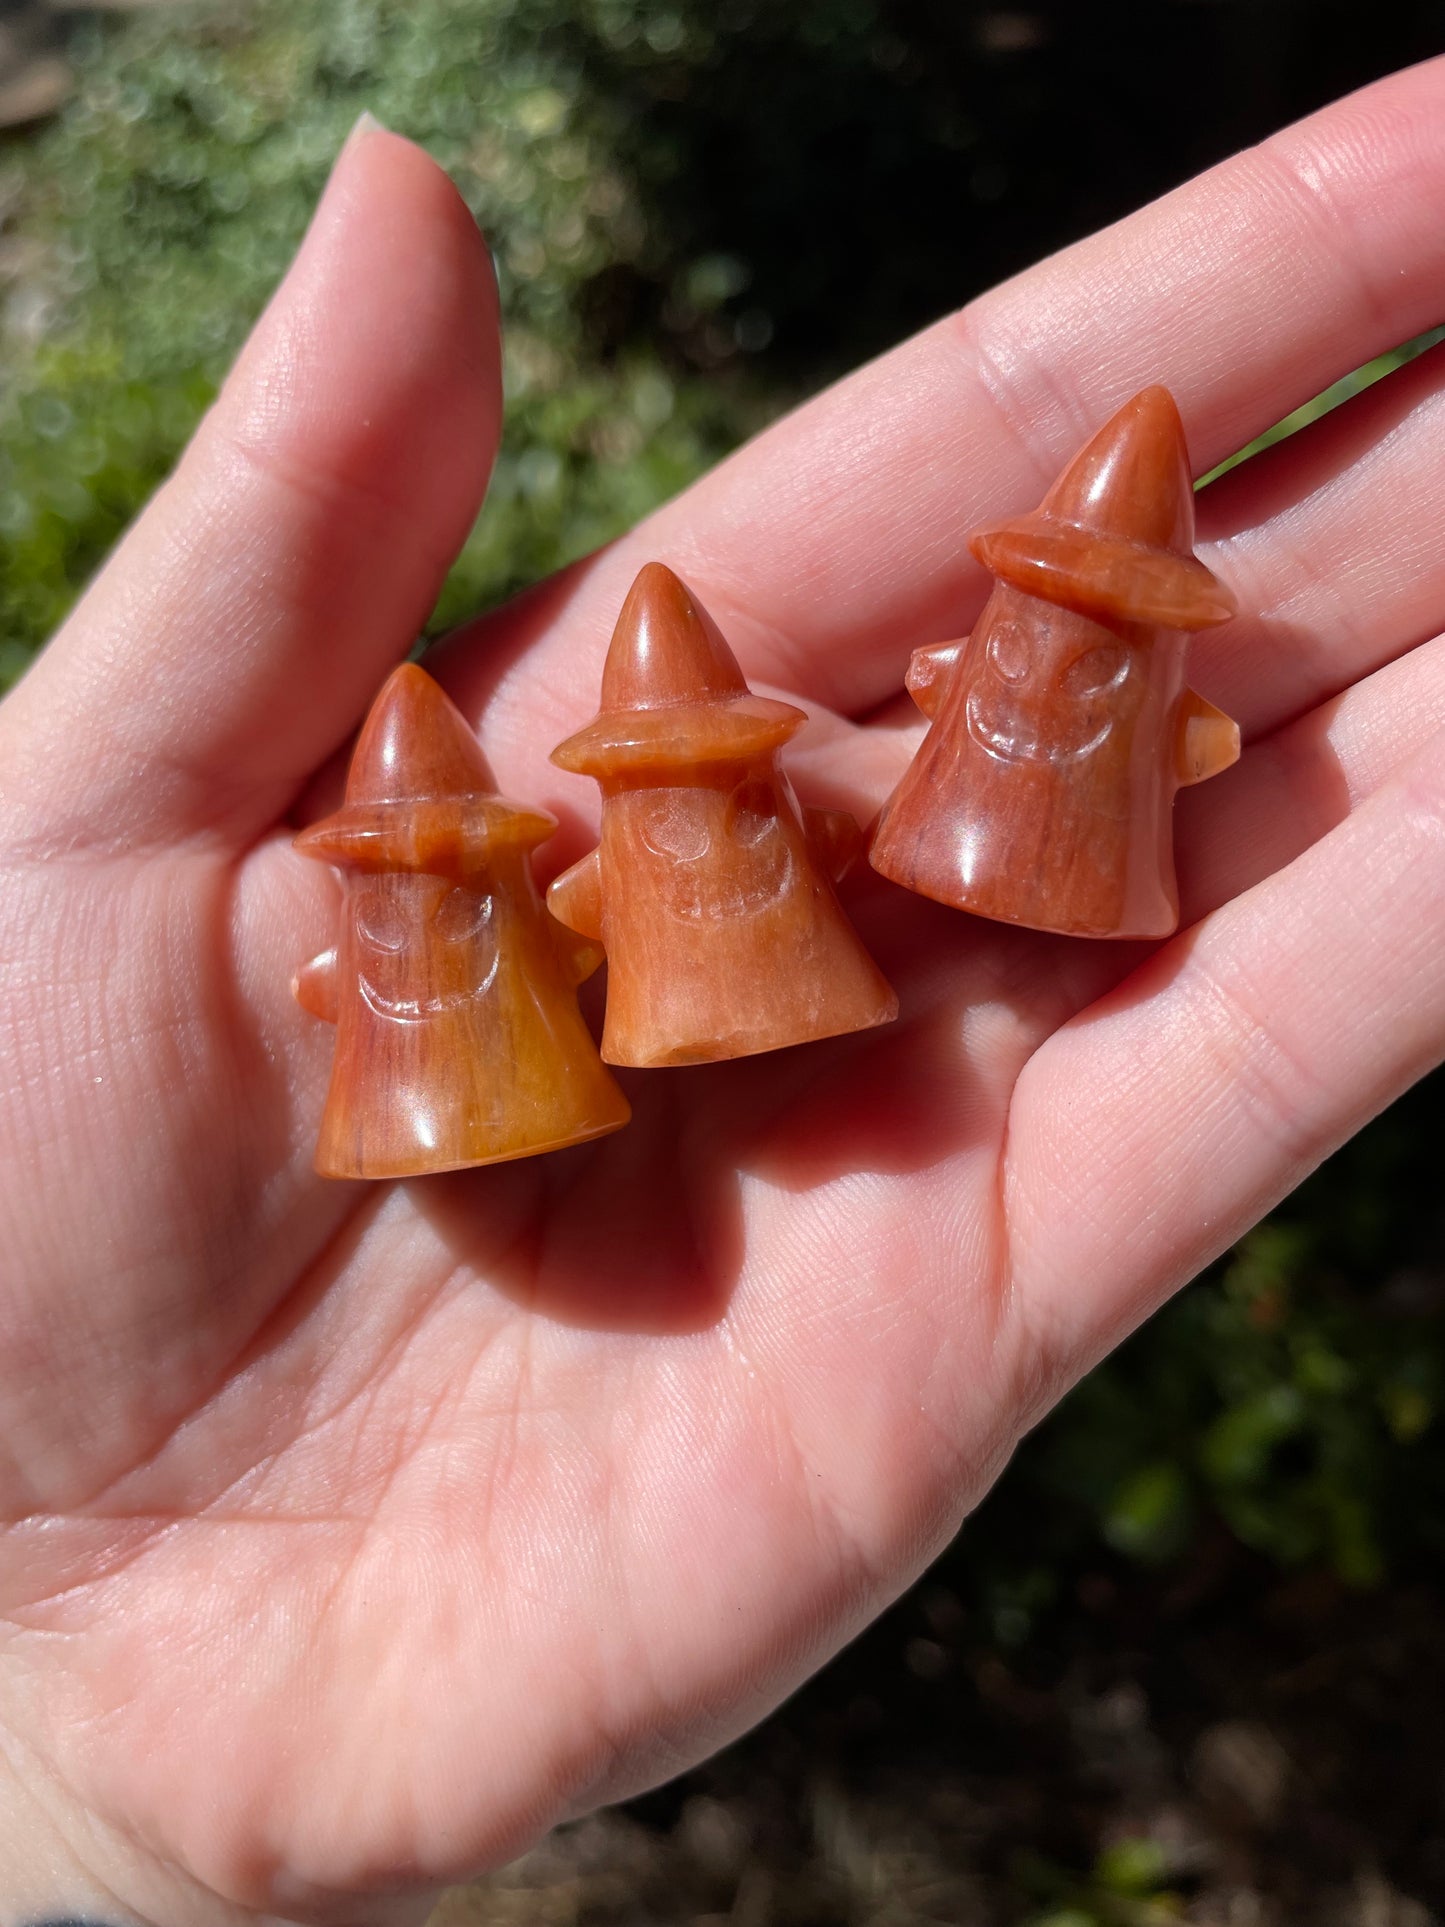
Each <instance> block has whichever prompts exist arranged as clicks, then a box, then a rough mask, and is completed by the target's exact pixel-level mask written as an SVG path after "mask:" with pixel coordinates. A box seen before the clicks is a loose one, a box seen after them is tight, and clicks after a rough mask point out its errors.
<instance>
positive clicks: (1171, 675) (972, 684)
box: [871, 387, 1239, 937]
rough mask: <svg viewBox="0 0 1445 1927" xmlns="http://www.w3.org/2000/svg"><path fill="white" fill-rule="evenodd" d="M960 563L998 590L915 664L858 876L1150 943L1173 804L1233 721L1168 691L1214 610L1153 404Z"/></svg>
mask: <svg viewBox="0 0 1445 1927" xmlns="http://www.w3.org/2000/svg"><path fill="white" fill-rule="evenodd" d="M970 547H971V548H972V550H973V552H974V554H975V555H976V556H977V557H978V559H979V561H980V562H982V563H983V565H984V567H985V568H987V569H989V570H990V571H991V572H992V573H993V574H994V575H995V576H997V577H998V583H997V586H996V587H995V589H994V591H993V594H992V595H991V596H990V597H989V599H988V602H987V604H986V605H985V607H984V610H983V613H982V615H981V616H980V617H979V620H978V623H977V625H976V627H975V628H974V631H973V634H972V635H971V636H970V637H969V638H968V639H967V640H966V641H963V642H946V643H934V644H932V645H931V646H929V647H928V648H925V649H920V650H918V651H916V652H915V654H914V657H913V662H912V665H911V667H910V669H909V674H908V687H909V689H910V690H911V691H912V693H913V696H914V699H915V701H916V702H917V703H918V706H919V707H920V709H922V711H923V713H924V714H925V715H926V716H927V717H928V718H929V720H930V722H931V724H932V727H931V728H930V730H929V732H928V734H927V736H926V737H925V738H924V740H923V743H922V746H921V747H920V749H919V751H918V754H917V755H916V756H915V758H914V760H913V762H912V764H911V765H910V766H909V769H908V771H907V773H906V774H905V776H904V778H903V780H902V782H901V783H900V784H899V785H898V788H897V789H896V790H895V791H894V793H893V795H892V797H891V798H890V799H889V801H888V803H887V805H886V806H885V808H884V811H883V814H882V816H881V818H880V820H879V826H878V830H877V832H876V835H875V837H874V840H873V847H872V851H871V861H872V863H873V866H874V868H875V869H877V870H880V871H881V872H882V873H883V875H884V876H886V877H891V878H892V879H893V880H894V882H896V883H901V884H903V885H904V886H905V887H906V888H907V889H910V890H916V891H918V892H919V893H920V894H921V895H923V896H927V897H936V898H937V899H938V900H939V901H940V902H941V903H949V904H953V905H955V906H956V907H957V908H958V909H961V910H972V911H975V912H976V913H977V914H978V915H980V916H985V917H997V918H1001V919H1002V920H1004V921H1005V922H1008V923H1021V924H1028V925H1029V926H1031V927H1032V928H1033V929H1036V930H1057V931H1063V932H1066V933H1067V934H1069V935H1071V936H1079V937H1165V936H1168V935H1169V933H1170V932H1171V931H1172V930H1173V929H1174V927H1175V925H1176V924H1177V923H1178V921H1179V895H1178V890H1177V887H1176V885H1175V879H1174V856H1173V836H1172V823H1171V818H1172V811H1173V805H1174V795H1175V791H1176V790H1177V789H1178V788H1179V786H1180V785H1181V784H1185V783H1198V782H1202V781H1203V780H1204V778H1205V777H1207V776H1213V775H1215V774H1217V773H1218V772H1219V771H1220V770H1223V769H1226V768H1228V766H1229V765H1230V764H1231V763H1232V762H1234V760H1235V758H1236V757H1237V756H1238V754H1239V731H1238V728H1237V727H1236V725H1235V724H1234V723H1233V722H1231V721H1230V719H1229V718H1228V717H1227V716H1225V715H1224V714H1223V713H1222V712H1221V711H1219V710H1218V709H1216V708H1215V707H1214V706H1213V704H1212V703H1208V702H1206V701H1205V700H1204V698H1203V697H1202V696H1198V695H1196V694H1195V693H1194V691H1193V690H1191V689H1190V688H1188V687H1187V685H1186V683H1185V679H1184V657H1185V650H1186V647H1187V641H1188V631H1190V630H1194V629H1203V628H1207V627H1208V626H1209V625H1210V624H1212V623H1218V622H1226V621H1228V619H1229V617H1230V616H1231V615H1233V613H1234V604H1233V601H1232V599H1231V597H1230V595H1229V592H1228V590H1226V589H1225V588H1224V587H1223V585H1222V584H1221V583H1219V582H1218V581H1217V580H1216V579H1215V577H1214V576H1213V575H1211V574H1210V572H1209V570H1208V569H1206V568H1205V567H1204V564H1203V563H1202V562H1200V561H1199V560H1198V559H1197V558H1196V557H1195V555H1194V553H1193V547H1194V492H1193V489H1192V487H1191V484H1190V478H1189V458H1188V453H1187V450H1186V448H1185V443H1184V429H1183V425H1182V423H1181V422H1180V419H1179V411H1178V409H1177V408H1176V407H1175V405H1174V399H1173V397H1172V396H1171V395H1170V393H1169V391H1168V389H1167V388H1157V387H1156V388H1146V389H1145V390H1144V391H1143V393H1142V394H1139V395H1136V396H1135V397H1134V399H1133V400H1132V401H1130V402H1128V403H1126V404H1125V406H1124V407H1123V408H1121V409H1120V410H1119V412H1118V414H1117V415H1115V416H1114V418H1113V420H1112V421H1110V422H1108V423H1107V424H1106V425H1105V426H1104V427H1103V428H1102V429H1100V431H1099V432H1098V434H1097V435H1095V437H1094V439H1093V440H1092V441H1091V442H1090V443H1089V444H1088V445H1087V447H1086V448H1085V449H1084V450H1083V451H1082V453H1081V454H1079V455H1078V456H1076V457H1075V459H1074V460H1073V461H1072V462H1071V463H1070V464H1069V466H1068V468H1066V469H1065V470H1064V473H1063V475H1062V476H1061V477H1060V478H1059V480H1058V481H1057V482H1056V483H1055V484H1054V486H1053V488H1052V489H1051V490H1050V491H1049V494H1048V495H1047V496H1046V497H1045V499H1044V503H1043V506H1042V507H1041V508H1039V509H1037V510H1036V511H1035V512H1034V513H1032V514H1029V515H1022V516H1019V517H1017V518H1016V519H1015V520H1013V521H1010V522H1004V523H1001V524H999V525H998V526H997V527H995V528H988V529H984V530H981V531H980V532H979V533H978V534H976V535H974V536H973V537H972V538H971V541H970Z"/></svg>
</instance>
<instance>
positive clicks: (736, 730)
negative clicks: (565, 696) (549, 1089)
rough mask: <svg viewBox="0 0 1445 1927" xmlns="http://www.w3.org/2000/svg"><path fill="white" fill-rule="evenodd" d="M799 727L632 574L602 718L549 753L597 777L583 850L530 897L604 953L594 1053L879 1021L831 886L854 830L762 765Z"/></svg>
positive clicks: (660, 582) (874, 996)
mask: <svg viewBox="0 0 1445 1927" xmlns="http://www.w3.org/2000/svg"><path fill="white" fill-rule="evenodd" d="M806 720H807V719H806V717H805V716H804V714H803V712H802V710H800V709H795V708H794V707H793V706H792V704H791V703H781V702H775V701H773V700H772V699H771V698H770V697H766V696H754V695H753V694H752V693H751V691H750V690H749V688H748V685H747V683H746V682H745V681H744V680H743V674H742V671H741V670H740V669H739V667H738V665H737V661H736V659H735V658H734V656H733V653H732V651H731V650H730V649H729V648H728V646H727V644H726V642H724V640H723V638H722V636H721V635H720V634H719V632H718V629H717V626H716V624H715V623H714V622H713V621H712V619H711V617H709V616H708V615H707V614H706V612H705V611H704V610H703V609H702V607H701V606H700V605H699V603H698V602H697V601H696V599H695V598H694V597H693V595H692V594H691V593H690V591H689V590H688V589H687V588H686V587H685V586H684V585H683V583H681V582H680V581H679V580H678V578H677V577H676V576H675V575H674V574H673V573H672V571H671V570H670V569H667V568H664V567H663V565H662V564H661V563H659V562H653V563H649V564H648V566H647V567H646V568H645V569H643V571H642V573H641V574H640V575H639V576H638V578H637V580H636V582H635V583H634V584H633V587H632V590H631V593H630V594H629V595H628V598H627V601H626V602H625V603H624V604H623V608H622V613H621V615H620V616H619V617H618V621H617V629H616V632H615V634H614V635H613V638H612V646H611V648H610V649H609V650H608V654H607V662H606V666H605V668H604V670H603V675H602V713H601V715H599V716H598V717H597V719H596V720H595V721H594V722H592V723H590V724H589V725H588V726H587V728H586V729H584V730H582V731H580V732H579V733H578V734H577V735H575V736H572V737H569V738H568V740H567V741H566V742H565V743H563V744H562V745H561V746H560V748H558V749H556V750H554V752H553V756H552V760H553V761H554V762H555V763H558V764H560V765H561V767H562V768H563V769H567V770H575V771H578V772H580V773H581V774H583V775H586V776H592V777H595V778H596V779H597V781H598V783H599V784H600V785H601V788H602V841H601V844H600V846H599V848H597V849H596V850H594V851H593V852H592V854H591V855H590V856H588V857H584V858H583V860H582V862H581V863H579V864H576V865H574V867H573V868H572V869H571V870H569V871H567V872H566V874H565V875H563V876H561V877H559V878H558V879H557V881H556V882H555V883H554V884H553V885H552V888H551V890H550V891H549V892H548V895H547V901H548V903H549V904H550V906H551V908H552V910H553V912H554V913H555V914H556V915H557V916H558V917H560V918H561V919H562V921H563V922H564V923H567V924H570V925H571V927H572V928H573V929H574V930H577V931H579V932H580V933H581V934H582V935H583V936H584V937H588V938H591V939H593V940H595V941H596V942H598V943H601V944H603V945H604V946H605V948H606V951H607V971H608V978H607V1022H606V1026H605V1028H604V1030H603V1033H602V1055H603V1056H604V1057H605V1058H606V1059H607V1061H608V1062H609V1063H611V1064H639V1065H664V1064H693V1063H701V1062H704V1061H707V1060H711V1059H714V1058H721V1057H743V1056H747V1055H749V1054H750V1053H752V1052H754V1051H766V1050H776V1049H777V1048H778V1047H779V1046H780V1045H783V1044H798V1043H804V1042H806V1041H807V1040H808V1039H810V1038H816V1037H832V1036H835V1035H836V1034H838V1033H839V1032H841V1031H850V1030H863V1029H866V1028H867V1027H868V1026H869V1025H871V1024H886V1023H887V1022H888V1021H889V1019H890V1018H892V1017H895V1016H896V1015H897V1014H898V1000H897V998H896V997H895V996H894V995H893V992H892V991H891V990H890V989H889V987H888V985H887V983H886V982H885V981H884V979H883V977H882V975H881V974H880V972H879V970H878V967H877V965H876V964H874V962H873V960H872V959H871V958H870V957H869V955H868V953H867V951H866V950H865V949H864V948H863V946H862V944H861V943H860V942H859V940H858V937H857V935H856V933H855V932H854V930H853V927H852V925H851V924H850V923H849V922H848V919H847V918H846V917H845V916H844V914H843V911H842V909H841V908H840V906H839V903H838V899H837V897H836V896H835V895H834V893H833V882H834V880H835V878H836V877H837V876H838V875H839V874H840V873H841V872H842V870H843V869H845V868H846V867H847V864H848V862H849V861H850V860H851V858H852V857H853V856H854V855H856V854H858V853H859V851H860V846H861V842H862V838H861V835H860V833H859V830H858V826H857V824H856V823H855V822H854V821H853V819H852V817H850V816H846V815H844V814H843V813H842V812H839V811H831V810H800V809H799V807H798V804H797V801H796V799H795V798H794V796H793V793H792V789H791V787H790V785H789V783H788V780H787V778H786V776H785V775H784V774H783V772H782V770H781V769H780V768H779V766H778V752H779V750H780V749H781V748H782V745H783V744H784V743H785V742H787V740H788V738H789V737H790V736H792V735H793V734H794V733H795V732H796V731H797V730H798V729H800V728H801V727H802V725H803V723H804V722H805V721H806Z"/></svg>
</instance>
